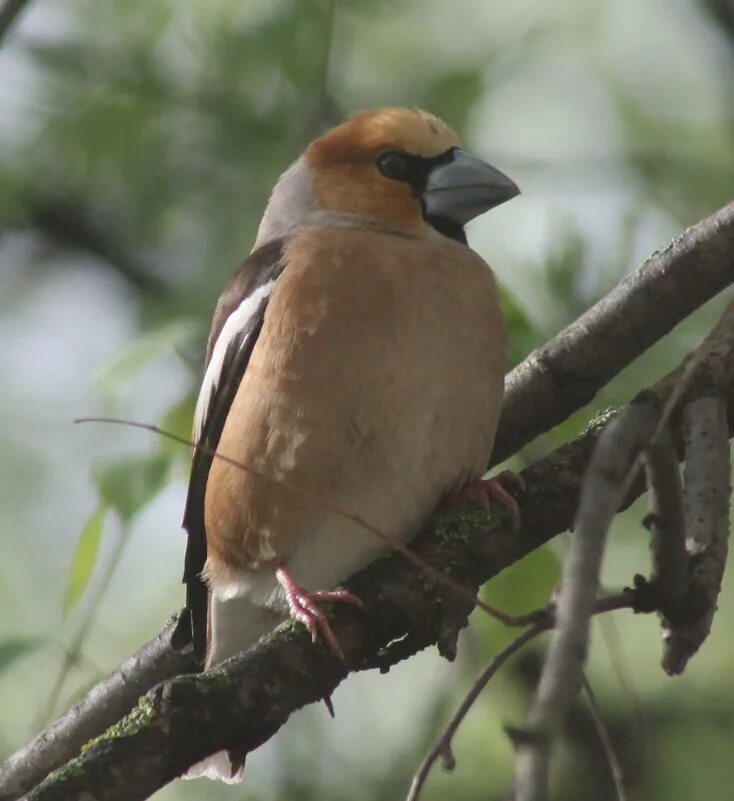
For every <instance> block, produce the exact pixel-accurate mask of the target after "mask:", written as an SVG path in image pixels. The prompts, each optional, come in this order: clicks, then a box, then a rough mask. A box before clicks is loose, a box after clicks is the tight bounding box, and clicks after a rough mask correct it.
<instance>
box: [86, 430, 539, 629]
mask: <svg viewBox="0 0 734 801" xmlns="http://www.w3.org/2000/svg"><path fill="white" fill-rule="evenodd" d="M74 422H75V423H112V424H114V425H123V426H128V427H130V428H140V429H143V430H144V431H150V432H152V433H154V434H158V435H159V436H161V437H165V438H166V439H170V440H173V441H174V442H179V443H181V444H182V445H188V446H189V447H192V448H196V449H197V450H200V451H203V452H204V453H206V454H207V455H208V456H211V457H213V458H214V459H219V460H221V461H222V462H225V463H226V464H230V465H232V466H233V467H237V468H238V469H240V470H242V471H243V472H245V473H247V474H248V475H251V476H255V477H256V478H259V479H262V480H263V481H266V482H268V483H269V484H276V485H277V486H278V487H280V488H281V489H285V490H287V491H288V492H292V493H293V494H294V495H297V496H298V497H299V498H302V499H303V500H306V501H308V502H309V503H314V504H316V505H317V506H320V507H322V508H324V509H327V510H328V511H330V512H334V514H337V515H339V516H340V517H343V518H344V519H345V520H349V521H351V522H352V523H356V525H358V526H359V527H360V528H363V529H364V530H365V531H368V532H369V533H370V534H374V535H375V537H377V538H378V539H379V540H380V541H381V542H383V543H384V544H385V545H387V546H388V548H390V549H391V550H393V551H395V552H396V553H399V554H400V555H401V556H403V557H404V558H405V559H407V560H408V561H409V562H411V563H412V564H413V565H415V566H416V567H418V568H420V569H421V570H422V571H423V572H424V573H427V574H428V575H429V576H430V577H431V578H432V579H434V580H435V581H436V582H437V583H438V584H441V585H443V586H444V587H446V588H447V589H449V590H451V592H453V593H454V594H456V595H457V596H459V597H460V598H461V599H462V600H464V601H466V602H467V603H468V604H470V608H473V607H474V606H475V605H476V606H477V607H478V608H479V609H481V610H483V611H484V612H486V613H487V614H488V615H490V616H491V617H493V618H495V620H499V621H500V622H501V623H504V624H505V625H508V626H517V625H523V624H524V622H523V619H522V618H521V619H518V618H515V617H513V616H512V615H508V614H506V613H505V612H502V611H500V610H499V609H495V608H494V607H492V606H490V605H489V604H488V603H485V602H484V601H482V600H481V599H480V598H478V597H477V596H476V594H475V593H473V592H471V590H468V589H467V588H466V587H462V586H461V585H460V584H457V583H456V582H455V581H452V580H451V579H450V578H448V576H446V575H445V574H444V573H442V572H441V571H440V570H437V569H436V568H435V567H434V566H433V565H430V564H429V563H428V562H426V561H425V559H421V558H420V557H419V556H418V555H416V554H415V553H414V552H413V551H412V550H411V549H410V548H408V547H407V546H405V545H403V544H402V543H401V542H399V541H398V540H396V539H395V538H394V537H391V536H390V535H389V534H386V533H385V532H384V531H381V530H380V529H379V528H377V527H376V526H373V525H372V523H369V522H368V521H367V520H365V519H364V518H363V517H362V516H361V515H358V514H356V513H355V512H351V511H350V510H349V509H345V508H344V507H342V506H339V505H338V504H336V503H334V502H333V501H330V500H327V499H326V498H322V497H320V496H318V495H315V494H314V493H312V492H309V491H308V490H304V489H302V488H301V487H298V486H296V485H295V484H291V483H290V482H288V481H284V480H283V479H281V478H275V477H273V476H270V475H268V474H267V473H263V472H262V471H261V470H258V469H257V468H255V467H252V466H251V465H248V464H245V463H244V462H240V461H238V460H237V459H233V458H232V457H231V456H227V454H225V453H220V452H219V451H216V450H214V449H213V448H208V447H207V446H206V445H202V444H201V443H196V442H194V441H193V440H190V439H188V438H186V437H181V436H179V435H178V434H174V433H172V432H170V431H166V430H164V429H162V428H160V427H159V426H156V425H153V424H152V423H140V422H137V421H135V420H121V419H119V418H117V417H80V418H77V419H76V420H74Z"/></svg>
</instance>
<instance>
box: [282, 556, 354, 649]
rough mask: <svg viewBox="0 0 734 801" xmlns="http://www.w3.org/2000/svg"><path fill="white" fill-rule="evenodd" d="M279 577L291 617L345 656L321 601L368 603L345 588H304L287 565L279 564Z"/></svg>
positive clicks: (312, 636) (330, 647)
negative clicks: (311, 590)
mask: <svg viewBox="0 0 734 801" xmlns="http://www.w3.org/2000/svg"><path fill="white" fill-rule="evenodd" d="M275 578H277V579H278V583H279V584H280V586H281V587H282V588H283V589H284V590H285V597H286V600H287V601H288V608H289V610H290V613H291V617H292V618H293V619H294V620H298V621H300V622H301V623H303V625H304V626H305V627H306V628H307V629H308V630H309V631H310V632H311V639H312V640H313V642H318V641H319V640H323V641H324V642H325V643H326V645H327V647H328V648H329V650H330V651H331V653H332V654H334V656H336V657H338V658H339V659H343V658H344V655H343V654H342V649H341V646H340V645H339V640H337V638H336V634H334V632H333V630H332V628H331V625H330V624H329V621H328V619H327V617H326V615H325V614H324V613H323V612H322V611H321V610H320V609H319V607H318V604H320V603H327V602H330V601H338V602H341V603H348V604H355V605H356V606H364V604H363V603H362V601H361V600H360V599H359V598H357V596H356V595H352V593H351V592H349V591H348V590H345V589H344V588H343V587H337V588H336V589H335V590H318V591H316V592H309V591H308V590H304V589H303V588H302V587H299V586H298V584H296V582H295V581H294V580H293V577H292V576H291V574H290V573H289V572H288V571H287V570H286V569H285V568H283V567H279V568H278V569H277V570H276V571H275Z"/></svg>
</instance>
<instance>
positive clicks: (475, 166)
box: [423, 150, 520, 225]
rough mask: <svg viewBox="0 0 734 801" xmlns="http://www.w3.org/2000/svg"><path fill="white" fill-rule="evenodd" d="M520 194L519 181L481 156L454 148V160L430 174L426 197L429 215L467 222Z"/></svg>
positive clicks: (462, 222)
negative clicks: (486, 161)
mask: <svg viewBox="0 0 734 801" xmlns="http://www.w3.org/2000/svg"><path fill="white" fill-rule="evenodd" d="M519 194H520V190H519V189H518V187H517V184H516V183H515V182H514V181H512V180H510V179H509V178H508V177H507V176H506V175H505V174H504V173H501V172H500V171H499V170H497V169H495V168H494V167H491V166H490V165H489V164H487V163H485V162H484V161H481V159H478V158H476V157H475V156H472V155H470V154H469V153H466V152H465V151H463V150H455V151H454V157H453V159H452V160H451V161H448V162H446V163H444V164H439V165H438V166H437V167H434V168H433V169H432V170H431V172H430V173H429V175H428V183H427V185H426V191H425V192H424V194H423V199H424V201H425V204H426V214H427V216H429V217H446V218H448V219H449V220H453V221H454V222H457V223H459V224H460V225H465V224H466V223H468V222H469V220H473V219H474V217H477V216H478V215H480V214H483V213H484V212H485V211H489V209H491V208H494V207H495V206H499V205H500V203H504V202H505V201H506V200H510V199H511V198H513V197H515V196H516V195H519Z"/></svg>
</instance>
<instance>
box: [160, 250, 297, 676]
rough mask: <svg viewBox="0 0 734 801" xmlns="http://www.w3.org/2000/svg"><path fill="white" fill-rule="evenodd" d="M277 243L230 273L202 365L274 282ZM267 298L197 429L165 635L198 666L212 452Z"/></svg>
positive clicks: (238, 341) (203, 632) (230, 350)
mask: <svg viewBox="0 0 734 801" xmlns="http://www.w3.org/2000/svg"><path fill="white" fill-rule="evenodd" d="M283 247H284V242H283V241H282V240H276V241H275V242H272V243H270V244H268V245H266V246H265V247H263V248H260V249H259V250H257V251H256V252H255V253H253V254H252V255H251V256H250V257H249V258H248V259H247V261H245V263H244V264H243V265H242V267H241V268H240V270H239V271H238V272H237V273H236V275H235V276H234V278H233V280H232V281H231V283H230V285H229V286H228V288H227V289H226V290H225V293H224V294H223V295H222V298H221V300H220V303H219V304H218V306H217V311H216V313H215V316H214V322H213V325H212V332H211V334H210V337H209V345H208V347H207V362H208V361H209V359H211V355H212V351H213V348H214V344H215V342H216V340H217V338H218V336H219V334H220V333H221V330H222V328H223V326H224V323H225V321H226V319H227V318H228V317H229V315H230V314H231V313H232V312H233V311H234V310H235V309H237V308H238V306H239V305H240V303H242V301H243V300H244V299H245V298H247V297H248V296H249V295H251V294H252V293H253V292H254V291H255V290H256V289H257V288H258V287H260V286H263V285H264V284H266V283H267V282H268V281H271V280H273V279H275V278H277V277H278V276H279V275H280V273H281V272H282V271H283ZM267 305H268V298H267V297H265V298H263V299H262V301H261V302H260V305H259V306H258V308H257V309H256V311H255V313H254V314H253V315H252V316H251V317H250V318H249V320H248V321H247V324H246V325H245V327H244V328H243V329H242V330H241V331H239V332H238V333H237V335H236V336H235V337H233V338H232V340H231V342H230V343H229V344H228V346H227V351H226V353H225V356H224V360H223V363H222V371H221V375H220V377H219V381H218V383H217V386H216V388H215V389H214V391H213V397H212V398H211V399H210V403H209V406H208V410H207V415H206V419H205V420H204V421H203V425H202V427H201V436H200V438H199V442H198V445H199V446H200V447H198V448H197V449H196V450H195V451H194V456H193V461H192V465H191V477H190V479H189V491H188V495H187V498H186V508H185V511H184V519H183V527H184V528H185V529H186V531H187V533H188V542H187V546H186V557H185V560H184V574H183V581H184V583H185V584H186V608H185V609H184V610H183V613H182V614H181V616H180V617H179V620H178V623H177V624H176V627H175V629H174V631H173V634H172V635H171V645H172V646H173V647H174V648H176V649H179V650H180V649H181V648H184V647H186V646H187V645H189V644H190V643H193V647H194V654H195V656H196V657H197V659H199V660H200V661H203V660H204V656H205V653H206V640H207V615H208V588H207V586H206V584H205V582H204V580H203V579H202V577H201V572H202V570H203V569H204V564H205V562H206V553H207V547H206V527H205V523H204V499H205V496H206V484H207V479H208V477H209V470H210V468H211V465H212V462H213V460H214V458H215V457H214V452H215V451H216V449H217V446H218V445H219V440H220V438H221V436H222V430H223V428H224V424H225V421H226V419H227V415H228V414H229V410H230V407H231V406H232V402H233V400H234V397H235V395H236V394H237V389H238V388H239V385H240V382H241V381H242V377H243V376H244V374H245V370H246V369H247V365H248V363H249V361H250V356H251V355H252V351H253V348H254V347H255V343H256V342H257V339H258V337H259V335H260V331H261V330H262V326H263V321H264V318H265V309H266V308H267Z"/></svg>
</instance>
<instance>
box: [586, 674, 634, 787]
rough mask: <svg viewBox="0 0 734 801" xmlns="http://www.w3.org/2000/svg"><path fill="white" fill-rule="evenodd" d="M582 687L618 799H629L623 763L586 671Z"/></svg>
mask: <svg viewBox="0 0 734 801" xmlns="http://www.w3.org/2000/svg"><path fill="white" fill-rule="evenodd" d="M581 689H582V691H583V693H584V695H585V696H586V702H587V704H588V705H589V714H590V715H591V719H592V721H593V722H594V727H595V728H596V731H597V734H598V735H599V740H600V741H601V744H602V748H603V749H604V754H605V755H606V758H607V762H608V763H609V770H610V772H611V774H612V780H613V781H614V787H615V789H616V791H617V801H627V791H626V789H625V787H624V772H623V770H622V763H621V762H620V760H619V757H618V756H617V752H616V751H615V749H614V743H613V742H612V738H611V736H610V734H609V730H608V729H607V727H606V724H605V723H604V718H603V716H602V714H601V709H600V707H599V703H598V702H597V700H596V694H595V693H594V689H593V687H592V686H591V683H590V682H589V679H588V677H587V676H586V674H585V673H582V674H581Z"/></svg>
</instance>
